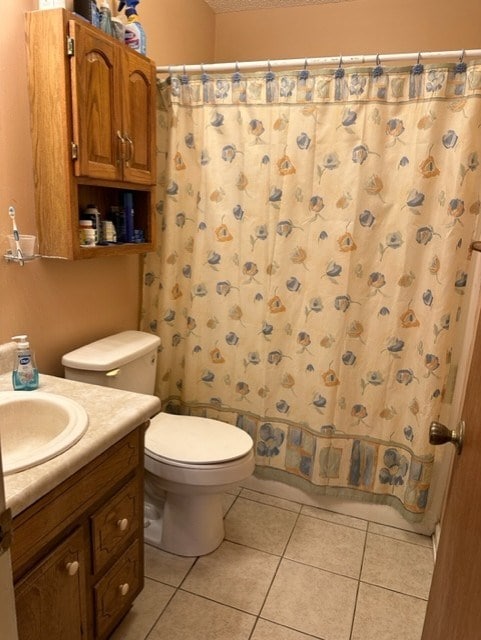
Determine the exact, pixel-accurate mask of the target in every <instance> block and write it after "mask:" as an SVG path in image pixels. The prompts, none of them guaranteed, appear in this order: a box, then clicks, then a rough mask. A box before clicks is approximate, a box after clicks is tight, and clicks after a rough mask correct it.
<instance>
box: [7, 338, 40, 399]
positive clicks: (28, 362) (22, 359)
mask: <svg viewBox="0 0 481 640" xmlns="http://www.w3.org/2000/svg"><path fill="white" fill-rule="evenodd" d="M12 340H15V341H16V342H17V353H16V354H15V360H14V365H13V371H12V384H13V388H14V389H15V390H16V391H31V390H32V389H37V388H38V369H37V365H36V364H35V356H34V354H33V352H32V351H31V349H30V344H29V342H28V340H27V336H25V335H24V336H13V338H12Z"/></svg>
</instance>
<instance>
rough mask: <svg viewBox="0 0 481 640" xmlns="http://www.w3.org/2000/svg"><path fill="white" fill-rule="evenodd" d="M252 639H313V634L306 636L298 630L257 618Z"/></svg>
mask: <svg viewBox="0 0 481 640" xmlns="http://www.w3.org/2000/svg"><path fill="white" fill-rule="evenodd" d="M252 640H313V636H311V635H309V636H306V635H305V634H304V633H300V632H299V631H294V630H293V629H288V628H287V627H281V625H279V624H275V623H274V622H269V621H268V620H262V619H259V620H258V621H257V624H256V628H255V629H254V633H253V634H252Z"/></svg>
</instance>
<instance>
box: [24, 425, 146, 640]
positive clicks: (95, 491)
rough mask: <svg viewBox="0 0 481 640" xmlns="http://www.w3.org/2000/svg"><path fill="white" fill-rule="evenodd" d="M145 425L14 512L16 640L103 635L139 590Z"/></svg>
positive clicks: (97, 639) (98, 638)
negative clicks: (35, 500) (38, 497)
mask: <svg viewBox="0 0 481 640" xmlns="http://www.w3.org/2000/svg"><path fill="white" fill-rule="evenodd" d="M144 430H145V425H142V426H140V427H138V428H137V429H136V430H135V431H133V432H132V433H130V434H129V435H128V436H126V437H125V438H123V439H122V440H121V441H120V442H118V443H117V444H115V445H113V446H112V447H111V448H110V449H108V450H107V451H106V452H105V453H103V454H101V455H100V456H99V457H98V458H96V459H95V460H93V461H92V462H90V463H89V464H88V465H86V466H85V467H84V468H83V469H81V470H80V471H78V472H77V473H76V474H74V475H73V476H72V477H71V478H69V479H68V480H65V481H64V482H63V483H62V484H60V485H59V486H58V487H57V488H55V489H54V490H52V491H51V492H50V493H48V494H47V495H46V496H44V497H43V498H41V499H40V500H38V501H37V502H36V503H35V504H33V505H32V506H31V507H29V508H27V509H26V510H25V511H23V512H22V513H20V514H19V515H18V516H16V517H15V518H14V520H13V543H12V566H13V574H14V582H15V602H16V608H17V623H18V630H19V640H33V639H35V640H66V639H67V638H68V640H76V639H79V640H80V639H82V640H105V639H106V638H108V636H109V635H110V634H111V632H112V630H113V629H114V628H115V626H116V625H117V624H118V623H119V621H120V620H121V619H122V617H123V616H124V615H125V614H126V613H127V611H128V610H129V608H130V606H131V604H132V602H133V600H134V598H135V597H136V596H137V595H138V594H139V593H140V591H141V589H142V587H143V580H144V572H143V451H144V438H143V434H144Z"/></svg>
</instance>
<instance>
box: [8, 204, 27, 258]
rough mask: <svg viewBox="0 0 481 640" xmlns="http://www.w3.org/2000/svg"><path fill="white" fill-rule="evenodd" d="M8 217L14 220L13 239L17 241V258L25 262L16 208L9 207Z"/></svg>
mask: <svg viewBox="0 0 481 640" xmlns="http://www.w3.org/2000/svg"><path fill="white" fill-rule="evenodd" d="M8 215H9V216H10V218H11V219H12V226H13V237H14V239H15V248H16V250H17V258H19V259H20V260H23V253H22V250H21V248H20V236H19V235H18V229H17V223H16V222H15V207H8Z"/></svg>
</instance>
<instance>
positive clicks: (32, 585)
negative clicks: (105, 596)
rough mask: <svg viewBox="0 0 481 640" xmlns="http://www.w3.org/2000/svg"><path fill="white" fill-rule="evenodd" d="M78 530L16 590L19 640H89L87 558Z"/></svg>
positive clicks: (79, 530) (35, 568)
mask: <svg viewBox="0 0 481 640" xmlns="http://www.w3.org/2000/svg"><path fill="white" fill-rule="evenodd" d="M83 549H84V544H83V536H82V530H81V529H76V530H75V531H74V532H73V533H72V534H71V535H70V536H69V537H68V538H67V539H66V540H65V541H64V542H62V543H61V544H60V545H59V546H58V547H57V548H56V549H55V550H54V551H52V553H51V554H50V555H48V556H47V557H46V558H45V559H44V560H43V561H41V562H40V563H39V564H38V565H36V566H35V567H34V568H33V569H32V570H31V571H30V572H29V573H28V574H27V575H26V576H25V577H24V578H22V580H20V581H19V583H18V584H17V585H16V587H15V601H16V608H17V625H18V637H19V640H67V638H68V640H81V639H83V638H86V637H87V624H86V614H85V611H86V609H85V602H84V593H85V576H86V567H85V564H86V563H85V558H84V551H83Z"/></svg>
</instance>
